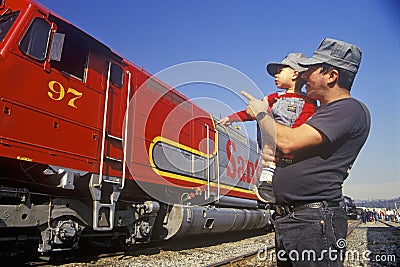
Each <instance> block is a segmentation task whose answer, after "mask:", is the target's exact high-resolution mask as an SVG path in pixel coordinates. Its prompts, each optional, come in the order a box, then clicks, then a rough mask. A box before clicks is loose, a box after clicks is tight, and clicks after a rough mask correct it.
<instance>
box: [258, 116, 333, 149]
mask: <svg viewBox="0 0 400 267" xmlns="http://www.w3.org/2000/svg"><path fill="white" fill-rule="evenodd" d="M259 124H260V127H262V128H264V127H263V126H262V125H264V124H265V123H264V122H263V121H262V120H261V122H260V123H259ZM263 131H264V130H263ZM275 132H276V141H275V142H276V147H277V148H278V149H279V150H281V151H282V152H283V153H284V154H289V153H291V154H292V153H296V152H297V151H299V150H303V149H307V148H311V147H313V146H317V145H319V144H322V143H323V142H324V140H325V139H326V137H325V136H324V135H323V134H322V133H320V132H319V131H318V130H317V129H315V128H314V127H312V126H310V125H308V124H305V123H304V124H302V125H300V126H299V127H297V128H290V127H288V126H285V125H282V124H279V123H277V122H275Z"/></svg>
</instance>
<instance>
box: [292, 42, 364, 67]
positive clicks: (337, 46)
mask: <svg viewBox="0 0 400 267" xmlns="http://www.w3.org/2000/svg"><path fill="white" fill-rule="evenodd" d="M360 62H361V50H360V48H359V47H357V46H355V45H352V44H349V43H346V42H343V41H339V40H335V39H331V38H325V39H323V40H322V42H321V43H320V45H319V47H318V48H317V50H315V52H314V54H313V55H312V56H311V57H310V58H306V59H301V60H300V62H299V64H300V65H301V66H303V67H308V66H311V65H315V64H321V63H327V64H329V65H332V66H334V67H338V68H341V69H345V70H348V71H350V72H353V73H357V71H358V67H359V66H360Z"/></svg>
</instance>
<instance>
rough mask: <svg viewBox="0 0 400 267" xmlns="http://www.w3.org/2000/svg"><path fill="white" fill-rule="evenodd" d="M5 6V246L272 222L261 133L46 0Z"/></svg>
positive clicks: (0, 212)
mask: <svg viewBox="0 0 400 267" xmlns="http://www.w3.org/2000/svg"><path fill="white" fill-rule="evenodd" d="M0 14H1V15H0V29H1V31H0V76H1V79H0V80H1V83H0V246H1V247H2V248H3V250H2V251H5V250H6V249H7V250H9V249H13V250H18V249H20V248H22V247H24V246H25V245H26V244H29V245H33V246H34V247H35V248H36V250H37V251H38V252H41V253H48V252H53V251H62V250H70V249H74V248H78V247H79V245H80V243H81V240H83V239H85V240H106V241H107V242H109V241H110V240H111V241H116V242H117V241H118V242H123V243H124V244H137V243H145V242H150V241H151V240H154V239H170V238H175V237H184V236H188V235H200V234H210V233H220V232H232V231H241V230H250V229H261V228H265V227H266V226H267V225H268V223H269V210H268V207H267V206H266V205H265V204H262V203H260V202H259V201H258V200H257V197H256V196H255V194H254V192H253V190H252V188H253V186H254V185H255V184H256V183H257V179H258V176H259V175H260V171H261V159H260V154H259V152H258V147H257V145H256V143H255V142H253V141H251V140H249V139H248V138H246V137H245V136H243V135H242V134H240V133H239V132H237V131H235V130H234V129H232V128H225V127H219V126H216V125H215V120H214V118H213V116H212V115H210V114H209V113H207V112H206V111H204V110H203V109H201V108H200V107H198V106H196V105H195V104H194V103H193V102H191V101H190V100H189V99H188V98H187V97H185V96H184V95H183V94H181V93H179V92H178V91H176V90H175V89H174V88H171V87H170V86H168V85H167V84H165V83H163V82H162V81H160V80H159V79H156V78H154V77H152V75H150V74H149V73H147V72H146V71H144V70H143V69H142V68H139V67H137V66H136V65H135V64H133V63H131V62H129V61H128V60H126V59H125V58H123V57H122V56H120V55H118V54H117V53H115V52H114V51H112V50H111V49H110V48H108V47H107V46H105V45H104V44H102V43H101V42H99V41H98V40H96V39H95V38H93V37H91V36H90V35H88V34H87V33H85V32H84V31H82V30H81V29H79V28H77V27H75V26H74V25H73V24H71V23H69V22H68V21H66V20H64V19H63V18H61V17H60V16H58V15H57V14H55V13H53V12H52V11H51V10H49V9H47V8H46V7H44V6H43V5H41V4H39V3H37V2H35V1H33V0H32V1H31V0H13V1H10V0H7V1H6V0H3V1H1V3H0ZM10 244H11V245H10Z"/></svg>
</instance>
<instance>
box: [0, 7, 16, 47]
mask: <svg viewBox="0 0 400 267" xmlns="http://www.w3.org/2000/svg"><path fill="white" fill-rule="evenodd" d="M18 15H19V11H16V12H11V13H7V14H3V15H1V16H0V42H2V41H3V40H4V37H5V36H6V34H7V33H8V31H9V30H10V28H11V26H12V25H13V24H14V22H15V20H16V19H17V17H18Z"/></svg>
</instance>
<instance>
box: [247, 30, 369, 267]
mask: <svg viewBox="0 0 400 267" xmlns="http://www.w3.org/2000/svg"><path fill="white" fill-rule="evenodd" d="M360 62H361V51H360V49H359V48H358V47H356V46H354V45H351V44H348V43H345V42H342V41H338V40H334V39H329V38H326V39H324V40H322V42H321V44H320V46H319V47H318V48H317V50H316V51H315V52H314V54H313V55H312V56H311V58H308V59H305V60H302V61H300V62H299V65H301V66H304V67H307V68H308V70H307V71H306V72H304V73H303V75H302V78H303V79H304V80H306V91H307V96H309V97H311V98H313V99H315V100H319V102H320V104H321V106H320V107H319V108H318V110H317V111H316V113H315V114H314V115H313V116H312V117H311V118H310V119H309V120H308V121H307V122H306V123H304V124H303V125H301V126H299V127H297V128H290V127H287V126H284V125H281V124H279V123H276V122H275V123H274V126H275V131H276V148H277V149H278V150H279V153H283V154H289V153H290V154H293V155H294V158H293V161H292V162H279V160H278V163H277V169H276V171H275V177H274V180H273V190H274V194H275V198H276V204H277V205H276V213H277V217H276V221H275V222H276V225H275V229H276V236H275V241H276V244H275V245H276V252H277V254H276V255H277V260H278V266H343V259H344V249H345V238H346V233H347V217H346V213H345V211H344V208H343V205H342V204H341V199H342V184H343V181H344V180H345V179H346V178H347V176H348V174H349V171H350V169H351V167H352V165H353V163H354V161H355V159H356V157H357V155H358V153H359V152H360V150H361V148H362V146H363V145H364V143H365V141H366V139H367V137H368V133H369V129H370V115H369V112H368V109H367V108H366V107H365V105H364V104H362V103H361V102H360V101H358V100H356V99H354V98H352V97H351V96H350V90H351V87H352V84H353V81H354V78H355V76H356V73H357V71H358V68H359V65H360ZM242 94H243V95H244V96H246V97H247V98H248V99H249V100H250V101H249V106H248V108H249V109H251V111H252V112H253V113H254V114H256V117H257V120H258V122H259V125H260V127H261V129H262V131H263V134H264V135H266V136H267V137H268V136H269V137H270V138H271V137H273V132H274V130H273V129H271V127H270V125H271V123H272V122H271V118H270V117H269V116H265V115H266V113H267V110H266V108H265V105H264V104H263V103H262V102H261V101H259V100H257V99H255V98H254V97H252V96H251V95H249V94H248V93H246V92H242ZM269 151H270V150H269V149H268V147H264V149H263V164H268V161H271V159H272V158H271V155H270V153H269ZM260 190H261V191H262V188H260Z"/></svg>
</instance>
